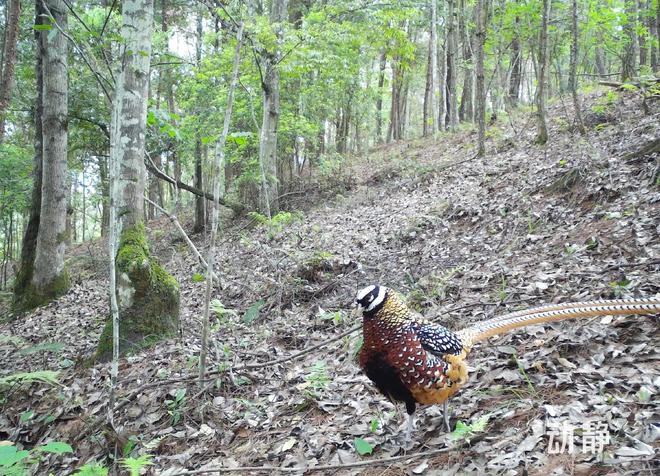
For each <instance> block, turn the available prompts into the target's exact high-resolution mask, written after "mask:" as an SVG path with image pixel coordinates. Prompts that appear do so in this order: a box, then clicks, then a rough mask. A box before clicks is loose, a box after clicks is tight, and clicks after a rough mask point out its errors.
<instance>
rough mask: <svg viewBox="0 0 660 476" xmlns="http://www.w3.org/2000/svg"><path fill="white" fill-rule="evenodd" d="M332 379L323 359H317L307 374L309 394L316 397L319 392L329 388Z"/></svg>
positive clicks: (306, 380)
mask: <svg viewBox="0 0 660 476" xmlns="http://www.w3.org/2000/svg"><path fill="white" fill-rule="evenodd" d="M331 380H332V379H331V378H330V375H328V370H327V366H326V364H325V362H324V361H322V360H318V361H316V362H315V363H314V365H312V368H311V369H310V372H309V374H307V375H306V376H305V382H306V383H307V394H308V395H309V396H310V397H312V398H316V397H317V396H318V394H319V392H322V391H323V390H325V389H326V388H328V384H329V383H330V382H331Z"/></svg>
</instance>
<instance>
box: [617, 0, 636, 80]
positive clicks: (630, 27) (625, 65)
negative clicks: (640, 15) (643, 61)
mask: <svg viewBox="0 0 660 476" xmlns="http://www.w3.org/2000/svg"><path fill="white" fill-rule="evenodd" d="M625 4H626V8H625V11H626V23H625V24H624V25H623V31H624V34H625V37H626V43H625V50H624V52H623V58H622V63H621V81H622V82H625V81H629V80H631V79H633V78H634V77H635V74H636V71H637V65H636V62H637V61H636V60H637V48H638V44H637V31H636V28H637V0H628V1H626V2H625Z"/></svg>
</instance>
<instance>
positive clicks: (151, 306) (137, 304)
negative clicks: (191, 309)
mask: <svg viewBox="0 0 660 476" xmlns="http://www.w3.org/2000/svg"><path fill="white" fill-rule="evenodd" d="M116 268H117V302H118V305H119V320H120V324H119V351H120V353H121V354H125V353H127V352H131V351H135V350H138V349H142V348H145V347H149V346H151V345H153V344H154V343H155V342H157V341H159V340H161V339H164V338H167V337H172V336H174V335H176V332H177V329H178V327H179V285H178V283H177V282H176V280H175V279H174V278H173V277H172V276H171V275H170V274H168V273H167V271H165V269H163V267H162V266H161V265H160V264H159V263H158V262H157V261H156V260H155V259H154V258H153V257H152V256H151V254H150V252H149V245H148V242H147V238H146V232H145V229H144V225H143V224H141V223H140V224H138V225H136V226H134V227H131V228H127V229H126V230H124V231H123V232H122V235H121V239H120V243H119V250H118V251H117V259H116ZM111 357H112V318H111V317H108V319H107V321H106V325H105V328H104V329H103V332H102V334H101V339H100V342H99V346H98V349H97V352H96V359H98V360H103V361H105V360H109V359H110V358H111Z"/></svg>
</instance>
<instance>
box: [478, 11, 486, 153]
mask: <svg viewBox="0 0 660 476" xmlns="http://www.w3.org/2000/svg"><path fill="white" fill-rule="evenodd" d="M476 9H477V11H476V14H477V31H476V37H477V42H476V43H477V66H476V69H477V70H476V73H477V84H476V90H477V91H476V93H477V111H476V113H477V124H478V125H479V138H478V146H477V155H478V156H479V157H483V156H484V155H486V84H485V81H484V44H485V42H486V18H487V17H488V0H478V2H477V6H476Z"/></svg>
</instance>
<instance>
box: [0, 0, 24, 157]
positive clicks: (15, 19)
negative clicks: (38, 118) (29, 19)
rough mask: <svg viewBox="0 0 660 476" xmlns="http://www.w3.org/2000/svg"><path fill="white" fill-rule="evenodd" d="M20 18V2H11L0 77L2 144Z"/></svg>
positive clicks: (18, 0) (8, 7)
mask: <svg viewBox="0 0 660 476" xmlns="http://www.w3.org/2000/svg"><path fill="white" fill-rule="evenodd" d="M20 16H21V2H20V0H9V3H8V5H7V21H6V27H5V44H4V48H3V51H2V60H3V63H4V65H2V74H1V75H0V144H1V143H2V141H3V140H4V137H5V113H6V111H7V107H8V106H9V101H10V99H11V89H12V84H13V82H14V67H15V66H16V45H17V44H18V31H19V30H18V28H19V25H20Z"/></svg>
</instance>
